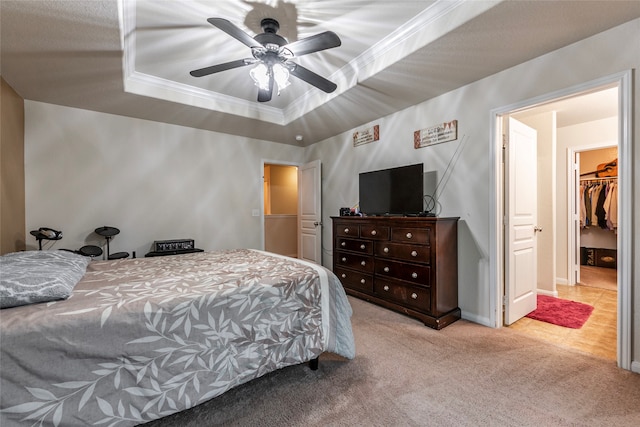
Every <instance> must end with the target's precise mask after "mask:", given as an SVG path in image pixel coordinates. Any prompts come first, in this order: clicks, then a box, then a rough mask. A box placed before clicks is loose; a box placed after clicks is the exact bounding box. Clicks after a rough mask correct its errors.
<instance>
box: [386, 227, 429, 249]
mask: <svg viewBox="0 0 640 427" xmlns="http://www.w3.org/2000/svg"><path fill="white" fill-rule="evenodd" d="M430 231H431V230H430V229H429V228H428V227H425V228H396V227H394V228H393V229H392V230H391V240H392V241H394V242H400V243H416V244H419V245H428V244H429V243H430V242H429V234H430Z"/></svg>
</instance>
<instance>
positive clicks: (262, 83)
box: [249, 62, 290, 95]
mask: <svg viewBox="0 0 640 427" xmlns="http://www.w3.org/2000/svg"><path fill="white" fill-rule="evenodd" d="M249 75H250V76H251V78H252V79H253V81H254V83H255V84H256V86H258V87H259V88H260V89H262V90H269V80H270V79H271V77H273V80H274V81H275V83H276V85H278V95H279V94H280V91H281V90H283V89H284V88H286V87H287V86H289V84H290V82H289V70H288V69H287V67H285V66H284V65H282V64H279V63H278V64H273V65H272V66H270V67H269V66H267V65H266V64H265V63H263V62H261V63H259V64H258V65H256V66H255V67H254V68H252V69H251V71H249Z"/></svg>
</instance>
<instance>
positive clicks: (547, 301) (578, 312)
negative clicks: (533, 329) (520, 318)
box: [526, 295, 593, 329]
mask: <svg viewBox="0 0 640 427" xmlns="http://www.w3.org/2000/svg"><path fill="white" fill-rule="evenodd" d="M592 312H593V307H592V306H590V305H589V304H583V303H581V302H576V301H569V300H566V299H560V298H554V297H549V296H546V295H538V308H536V309H535V310H534V311H532V312H531V313H529V314H527V316H526V317H528V318H530V319H535V320H540V321H542V322H547V323H552V324H554V325H558V326H564V327H565V328H573V329H580V328H582V325H584V323H585V322H586V321H587V320H588V319H589V316H591V313H592Z"/></svg>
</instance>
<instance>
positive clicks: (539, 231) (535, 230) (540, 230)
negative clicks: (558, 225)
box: [533, 225, 542, 233]
mask: <svg viewBox="0 0 640 427" xmlns="http://www.w3.org/2000/svg"><path fill="white" fill-rule="evenodd" d="M533 231H534V232H536V233H541V232H542V227H540V226H539V225H536V226H535V227H533Z"/></svg>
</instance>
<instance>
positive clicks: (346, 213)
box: [340, 208, 351, 216]
mask: <svg viewBox="0 0 640 427" xmlns="http://www.w3.org/2000/svg"><path fill="white" fill-rule="evenodd" d="M350 215H351V209H349V208H340V216H350Z"/></svg>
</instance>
